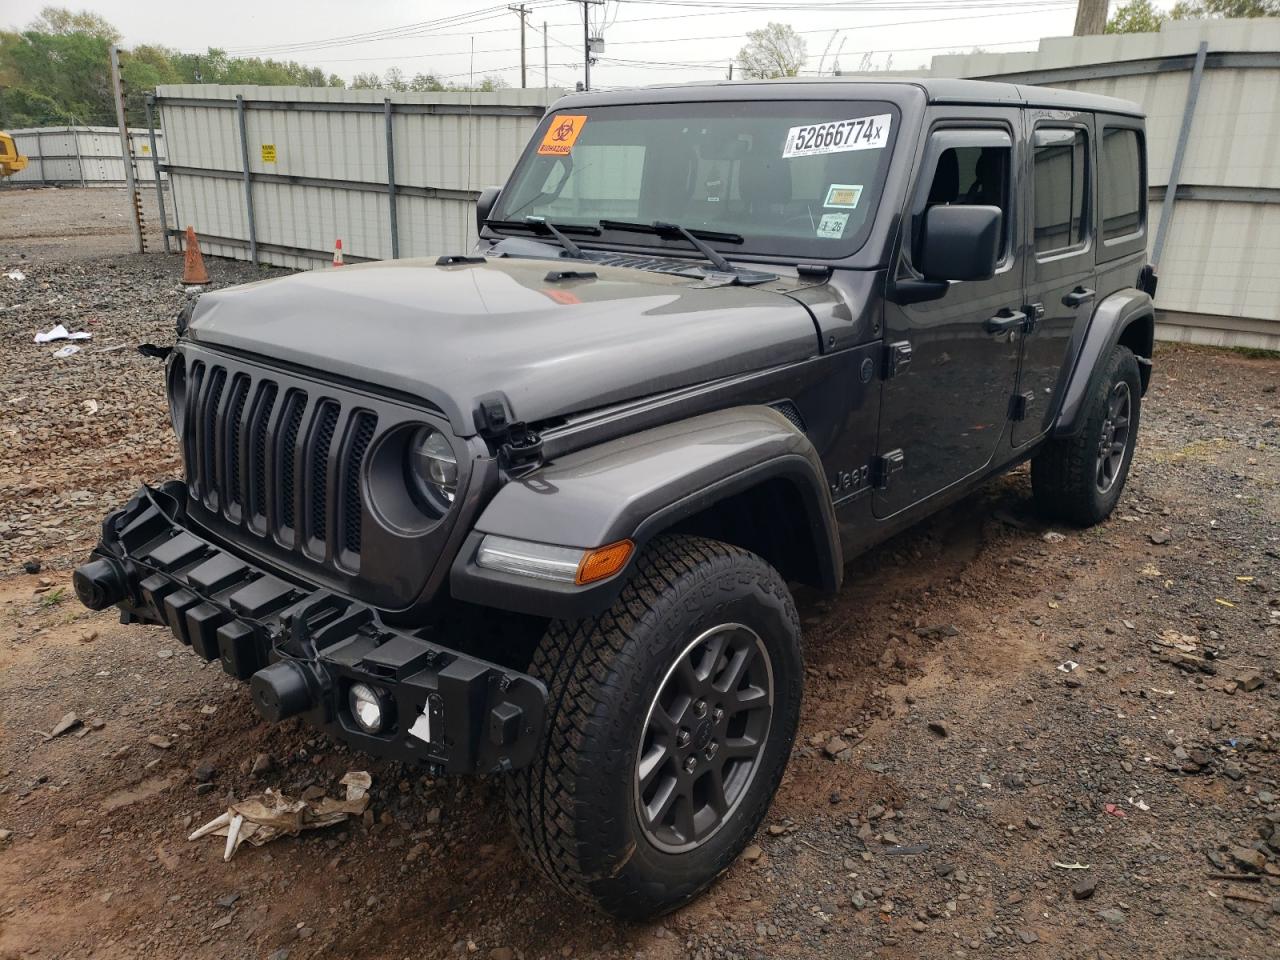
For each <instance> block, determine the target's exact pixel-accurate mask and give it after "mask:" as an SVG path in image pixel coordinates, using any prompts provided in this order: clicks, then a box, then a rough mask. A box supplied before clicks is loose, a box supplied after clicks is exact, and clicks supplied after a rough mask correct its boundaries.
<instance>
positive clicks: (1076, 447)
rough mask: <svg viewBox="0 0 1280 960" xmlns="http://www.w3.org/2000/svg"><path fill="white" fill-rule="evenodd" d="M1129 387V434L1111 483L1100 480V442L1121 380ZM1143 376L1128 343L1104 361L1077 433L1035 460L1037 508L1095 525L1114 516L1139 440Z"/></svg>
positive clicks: (1055, 517)
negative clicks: (1104, 485) (1101, 483)
mask: <svg viewBox="0 0 1280 960" xmlns="http://www.w3.org/2000/svg"><path fill="white" fill-rule="evenodd" d="M1121 383H1124V384H1127V385H1128V389H1129V411H1130V413H1129V416H1128V424H1127V426H1128V433H1127V437H1126V444H1125V448H1124V454H1123V457H1122V459H1121V461H1120V466H1119V469H1118V471H1117V472H1116V474H1115V479H1114V481H1113V482H1112V483H1111V486H1110V487H1109V488H1108V489H1106V490H1102V489H1100V487H1099V483H1098V479H1097V476H1098V456H1099V443H1100V439H1101V437H1102V435H1103V430H1104V427H1105V425H1106V423H1107V421H1108V407H1109V403H1110V398H1111V396H1112V392H1113V391H1114V390H1115V389H1116V386H1117V384H1121ZM1141 409H1142V379H1141V376H1140V374H1139V372H1138V361H1137V360H1136V359H1135V358H1134V356H1133V353H1132V351H1130V350H1129V348H1128V347H1123V346H1116V347H1114V348H1113V349H1112V351H1111V353H1110V354H1109V355H1108V356H1107V358H1106V359H1105V360H1104V361H1103V367H1102V370H1101V371H1100V374H1099V376H1098V377H1097V379H1096V380H1095V381H1094V383H1093V385H1092V386H1091V388H1090V392H1089V396H1088V398H1087V399H1086V400H1085V424H1084V428H1083V429H1082V430H1081V431H1080V433H1079V435H1078V436H1075V437H1068V438H1063V439H1059V440H1050V441H1049V442H1047V443H1046V444H1045V445H1044V446H1043V447H1042V448H1041V449H1040V451H1039V452H1038V453H1037V454H1036V455H1035V456H1034V457H1033V458H1032V460H1031V490H1032V493H1033V495H1034V497H1035V503H1036V508H1037V509H1038V510H1039V512H1040V514H1041V515H1042V516H1044V517H1045V518H1046V519H1048V520H1057V521H1062V522H1065V523H1070V524H1074V525H1076V526H1080V527H1090V526H1093V525H1094V524H1096V523H1101V522H1102V521H1103V520H1105V519H1107V517H1109V516H1111V511H1112V510H1114V509H1115V506H1116V503H1117V502H1118V501H1119V500H1120V495H1121V493H1122V492H1123V491H1124V485H1125V480H1126V479H1127V478H1128V475H1129V466H1130V464H1131V463H1132V462H1133V450H1134V446H1135V445H1136V444H1137V440H1138V424H1139V420H1140V414H1141Z"/></svg>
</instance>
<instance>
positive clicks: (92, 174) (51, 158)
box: [5, 127, 164, 187]
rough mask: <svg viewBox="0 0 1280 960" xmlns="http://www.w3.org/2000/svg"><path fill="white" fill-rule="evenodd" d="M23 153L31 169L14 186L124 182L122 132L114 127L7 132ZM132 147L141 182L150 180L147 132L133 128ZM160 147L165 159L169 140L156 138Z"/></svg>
mask: <svg viewBox="0 0 1280 960" xmlns="http://www.w3.org/2000/svg"><path fill="white" fill-rule="evenodd" d="M6 132H8V133H9V134H11V135H12V136H13V142H14V145H15V146H16V147H17V148H18V152H19V153H22V154H25V155H26V156H27V158H28V161H29V162H28V164H27V168H26V169H25V170H20V171H19V172H18V173H15V174H14V175H13V176H12V177H7V178H5V183H6V184H12V185H15V186H58V187H71V186H75V187H80V186H84V187H119V186H123V185H124V183H125V176H124V160H123V159H122V158H121V156H120V131H119V130H117V129H116V128H115V127H28V128H25V129H21V130H9V131H6ZM129 142H130V145H131V148H132V150H133V155H134V157H135V161H136V164H137V168H138V177H139V178H140V179H141V178H145V179H146V180H148V181H150V180H152V179H153V178H154V176H155V174H154V172H153V169H152V163H153V158H152V156H151V143H150V139H149V137H148V136H147V131H146V130H145V129H143V128H140V127H131V128H130V130H129ZM156 148H157V149H158V150H159V151H160V152H161V153H162V154H163V152H164V139H163V137H162V136H161V135H160V133H159V132H157V134H156Z"/></svg>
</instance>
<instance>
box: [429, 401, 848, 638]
mask: <svg viewBox="0 0 1280 960" xmlns="http://www.w3.org/2000/svg"><path fill="white" fill-rule="evenodd" d="M777 479H780V480H783V481H785V482H787V483H789V484H790V485H791V487H792V489H793V490H794V491H795V494H796V496H797V498H798V503H799V505H800V507H801V508H802V512H803V516H804V518H805V523H804V527H803V528H799V529H796V530H795V536H796V537H800V538H803V539H805V541H806V544H805V546H806V548H811V549H813V550H815V551H817V554H816V556H817V560H818V564H817V567H818V569H819V571H821V572H820V579H821V583H820V584H819V585H820V586H823V587H825V588H827V589H835V588H836V587H838V586H839V583H840V578H841V574H842V572H843V557H842V554H841V549H840V539H839V532H838V528H837V526H836V518H835V511H834V508H833V507H832V504H831V496H830V493H829V492H828V489H827V484H826V481H825V479H824V471H823V468H822V461H821V459H820V458H819V457H818V454H817V452H816V451H815V450H814V448H813V444H811V443H810V442H809V440H808V438H807V437H806V436H805V435H804V434H803V433H801V432H800V431H799V430H798V429H796V427H795V426H794V425H793V424H792V423H791V422H790V421H789V420H787V418H786V417H784V416H783V415H782V414H780V413H778V412H777V411H776V410H774V409H772V408H771V407H766V406H742V407H732V408H729V409H726V410H719V411H716V412H714V413H707V414H702V415H700V416H696V417H691V418H689V419H687V420H681V421H678V422H676V423H669V424H664V425H662V426H659V427H654V428H652V429H649V430H644V431H642V432H640V433H636V434H632V435H631V436H628V437H622V438H619V439H617V440H611V441H609V442H607V443H602V444H600V445H598V446H595V447H590V448H588V449H585V450H579V451H576V452H574V453H571V454H568V455H566V456H564V457H561V458H560V459H559V460H557V461H555V462H553V463H551V464H549V465H547V466H545V467H543V468H542V469H540V470H537V471H536V472H534V473H532V474H530V475H529V476H527V477H524V478H521V479H520V480H515V481H511V482H509V483H507V484H506V485H505V486H504V487H503V488H502V489H501V490H499V491H498V493H497V494H496V495H495V496H494V498H493V499H492V500H491V501H490V502H489V505H488V506H487V507H485V509H484V512H483V513H482V514H481V515H480V517H479V518H478V519H477V521H476V523H475V526H474V529H473V530H472V532H471V534H470V535H469V536H468V538H467V542H466V543H465V544H464V545H463V548H462V550H461V551H460V552H459V554H458V557H457V559H456V560H455V561H454V564H453V569H452V571H451V575H450V586H451V590H452V593H453V595H454V596H455V597H456V598H457V599H460V600H466V601H470V602H474V603H479V604H483V605H485V606H493V607H498V608H501V609H507V610H514V611H517V612H522V613H531V614H536V615H539V616H551V617H557V618H563V619H578V618H581V617H584V616H590V615H592V614H595V613H599V612H602V611H603V610H605V609H607V608H608V607H609V606H610V605H611V604H612V603H613V601H614V600H615V599H616V598H617V595H618V593H619V592H620V591H621V589H622V584H623V582H624V580H625V579H626V575H627V572H628V571H629V569H630V568H631V565H632V564H634V562H635V558H634V555H633V557H632V561H631V564H628V566H627V567H626V568H624V569H623V570H622V571H620V572H619V573H618V574H615V575H614V576H613V577H611V578H610V579H608V580H606V581H603V582H601V583H599V584H591V585H588V586H576V585H573V584H561V583H552V582H547V581H537V580H532V579H530V578H527V577H518V576H514V575H508V574H502V573H498V572H496V571H492V570H485V569H482V568H480V567H479V566H477V565H476V563H475V556H476V552H477V551H478V550H479V547H480V541H481V540H482V539H483V537H484V535H485V534H497V535H501V536H505V537H514V538H516V539H520V540H530V541H534V542H537V543H550V544H557V545H560V546H567V547H581V548H582V549H584V550H585V549H590V548H592V547H598V546H602V545H605V544H609V543H614V542H616V541H618V540H624V539H631V540H634V541H635V542H636V545H637V547H643V546H644V544H645V543H646V542H647V541H648V540H650V539H652V538H653V537H655V536H657V535H658V534H660V533H661V532H662V531H664V530H667V529H669V528H670V527H671V526H672V525H673V524H675V523H677V522H678V521H680V520H681V519H683V518H686V517H689V516H692V515H693V514H695V513H698V512H700V511H702V510H704V509H706V508H707V507H709V506H712V505H713V504H715V503H716V502H717V501H719V500H722V499H724V498H725V497H729V496H732V495H734V494H736V493H740V492H743V491H745V490H747V489H750V488H751V487H753V486H756V485H758V484H760V483H763V482H765V481H769V480H777ZM636 553H639V550H637V551H636Z"/></svg>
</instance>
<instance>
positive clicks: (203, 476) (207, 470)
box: [200, 367, 227, 506]
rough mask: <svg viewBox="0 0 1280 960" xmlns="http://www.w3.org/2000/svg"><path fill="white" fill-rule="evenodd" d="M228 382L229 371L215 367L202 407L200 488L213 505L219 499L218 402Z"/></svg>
mask: <svg viewBox="0 0 1280 960" xmlns="http://www.w3.org/2000/svg"><path fill="white" fill-rule="evenodd" d="M226 382H227V371H226V370H224V369H222V367H215V368H214V369H213V372H212V373H210V374H209V389H208V392H207V394H206V396H205V398H204V404H203V406H202V407H201V409H200V489H201V493H202V495H203V496H204V499H205V501H206V502H208V503H210V505H211V506H214V505H216V504H217V500H218V472H217V462H218V461H217V456H218V454H217V450H218V404H219V403H221V402H222V388H223V386H225V385H226Z"/></svg>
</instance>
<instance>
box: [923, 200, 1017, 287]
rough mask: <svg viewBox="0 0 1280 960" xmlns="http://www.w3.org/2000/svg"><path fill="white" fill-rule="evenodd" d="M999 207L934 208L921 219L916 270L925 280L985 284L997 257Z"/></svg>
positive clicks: (993, 272)
mask: <svg viewBox="0 0 1280 960" xmlns="http://www.w3.org/2000/svg"><path fill="white" fill-rule="evenodd" d="M1003 220H1004V216H1003V214H1002V213H1001V212H1000V208H999V207H983V206H967V205H956V206H936V207H930V208H929V209H928V210H927V211H926V212H925V215H924V226H923V230H922V231H921V232H922V234H923V235H922V236H921V238H920V256H919V258H918V260H917V261H916V266H917V268H919V270H920V272H921V273H922V274H924V278H925V279H926V280H935V281H937V280H988V279H990V278H991V277H992V276H993V275H994V274H995V272H996V263H997V261H998V259H999V257H1000V232H1001V229H1002V227H1003V225H1004V224H1003Z"/></svg>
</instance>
